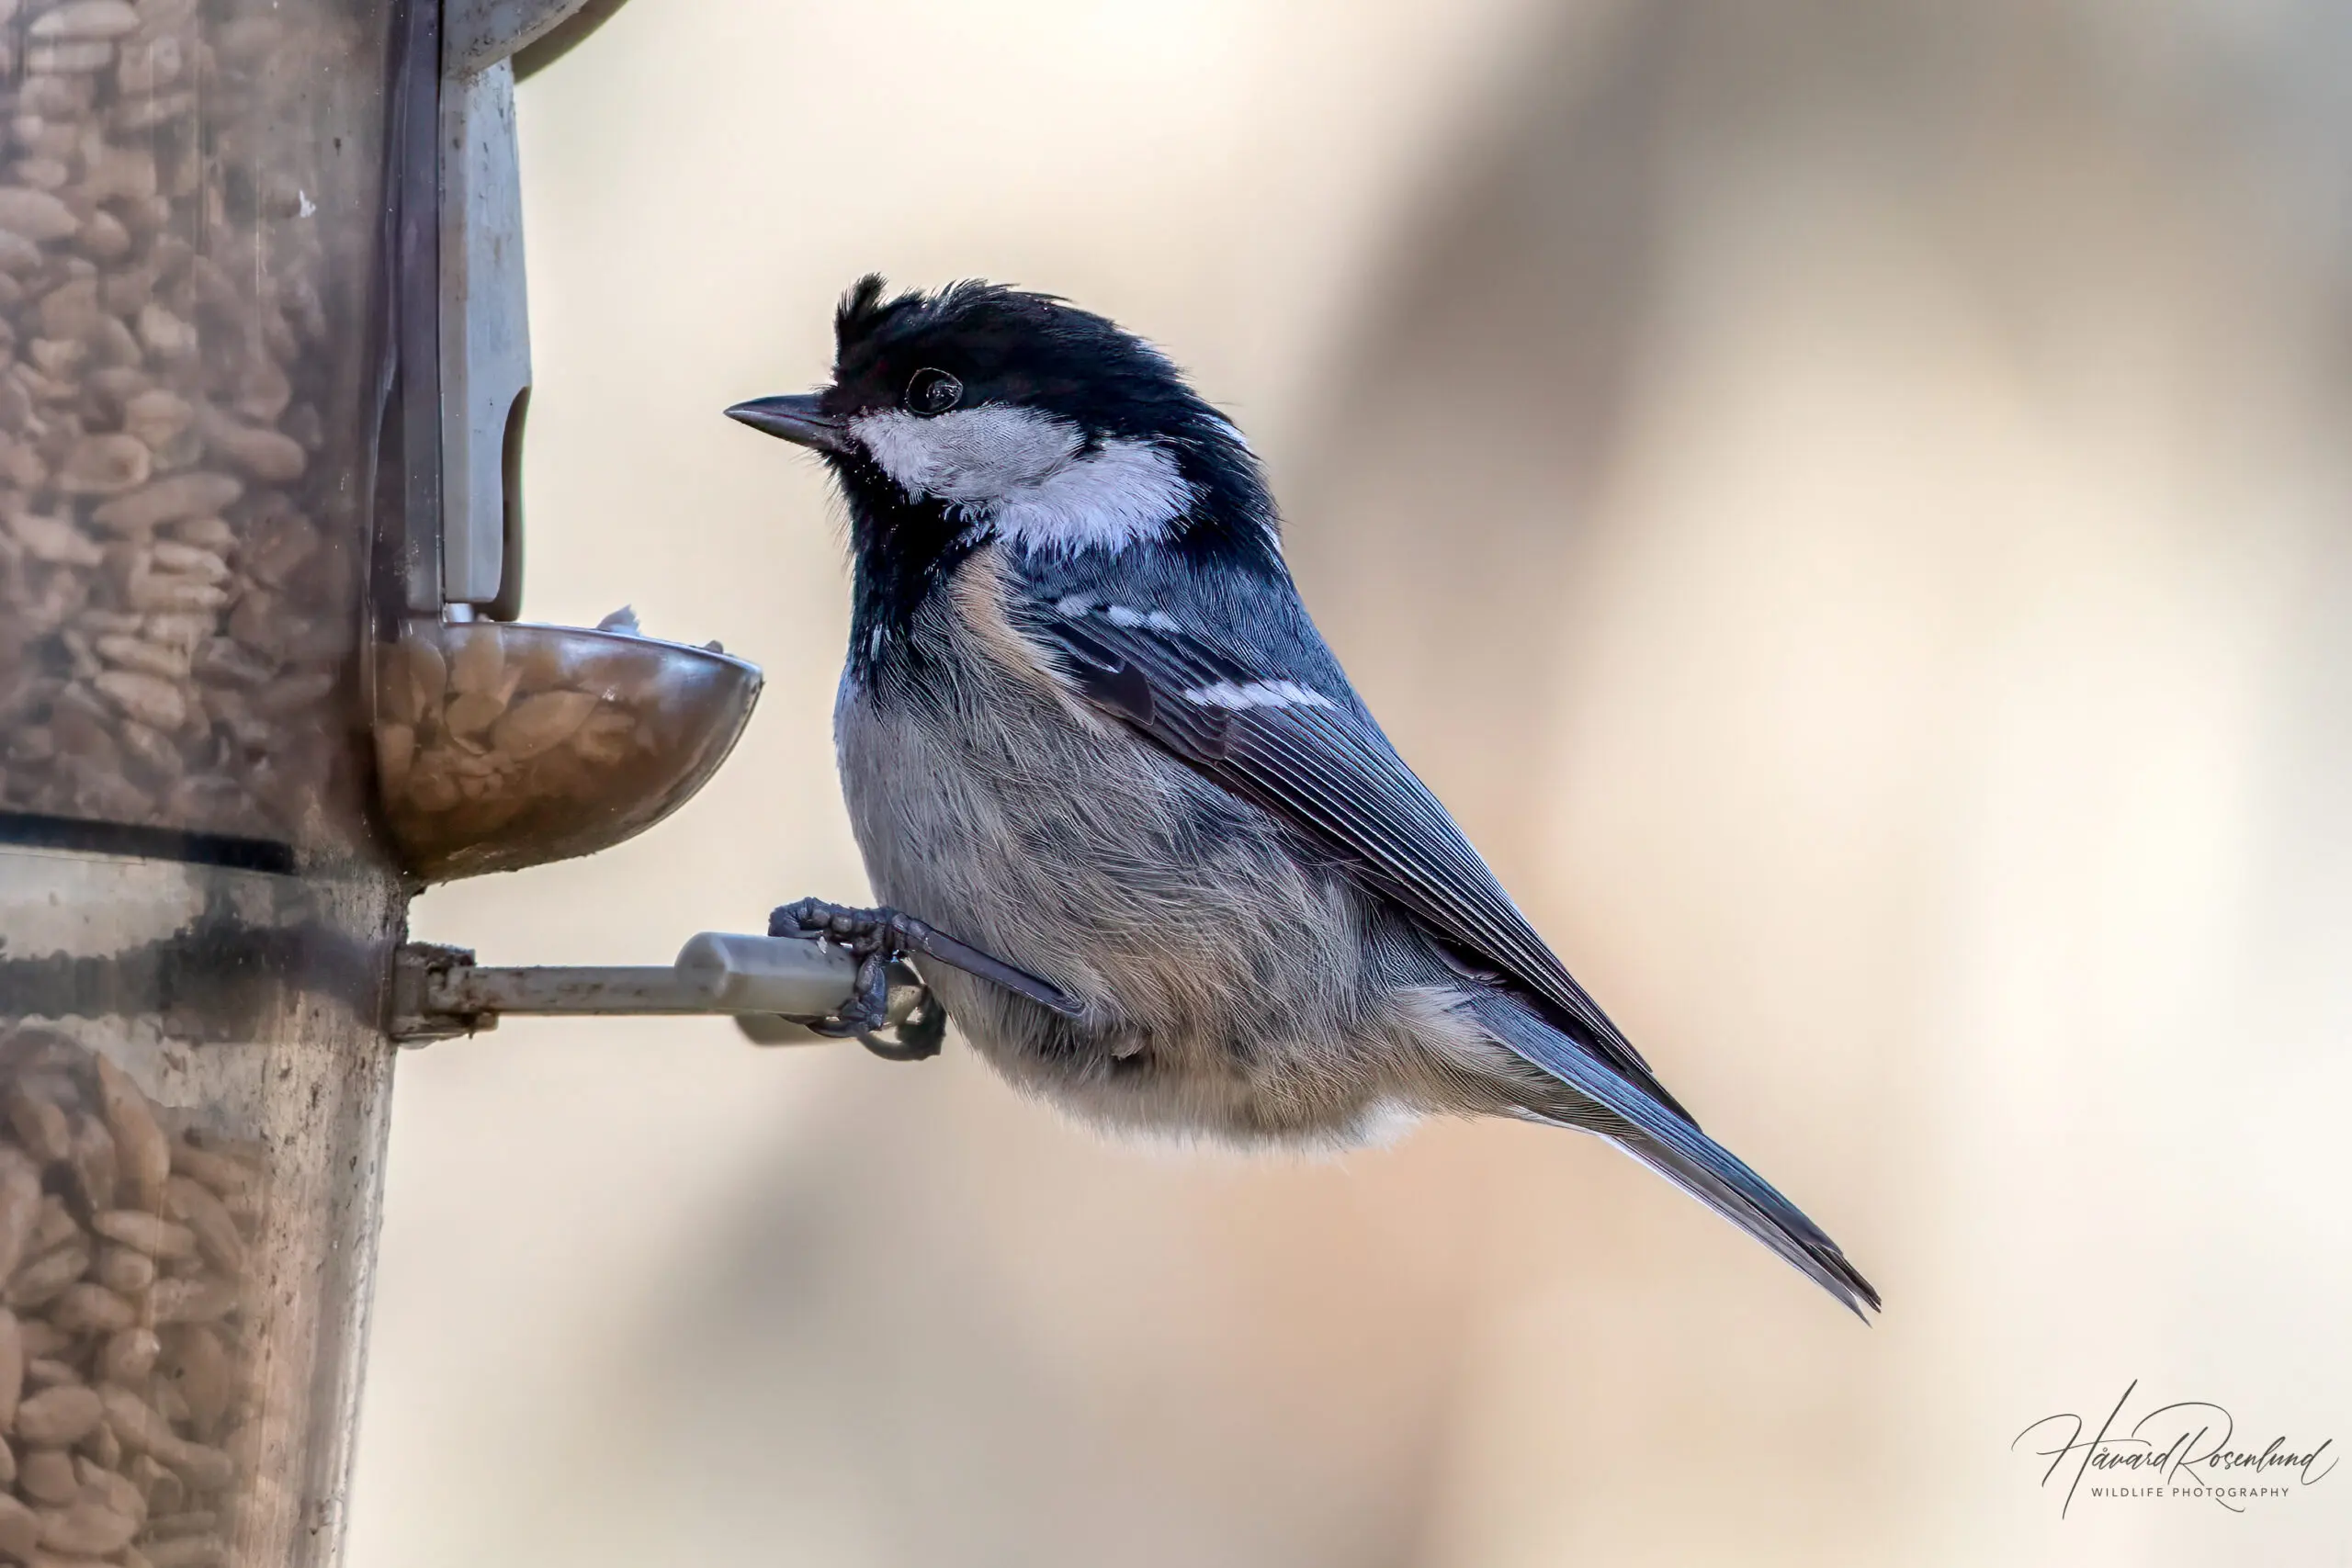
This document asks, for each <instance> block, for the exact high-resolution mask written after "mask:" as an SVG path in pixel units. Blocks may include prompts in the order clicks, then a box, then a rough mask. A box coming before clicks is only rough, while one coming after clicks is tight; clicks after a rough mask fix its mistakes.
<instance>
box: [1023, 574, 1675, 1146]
mask: <svg viewBox="0 0 2352 1568" xmlns="http://www.w3.org/2000/svg"><path fill="white" fill-rule="evenodd" d="M1276 572H1277V573H1279V569H1276ZM1005 585H1006V610H1007V614H1008V615H1009V616H1010V617H1011V618H1012V621H1013V623H1014V625H1015V626H1016V627H1017V628H1018V629H1019V630H1020V631H1022V632H1023V633H1024V634H1026V635H1027V636H1028V637H1031V638H1032V639H1034V640H1035V642H1036V643H1038V644H1039V645H1041V646H1042V647H1044V648H1045V649H1047V650H1048V651H1049V653H1051V654H1052V655H1055V656H1057V659H1056V661H1057V663H1058V664H1059V665H1060V666H1061V673H1062V675H1063V676H1064V677H1065V678H1066V679H1067V680H1068V681H1069V683H1070V684H1071V686H1072V687H1074V688H1075V689H1076V691H1077V692H1078V693H1079V694H1081V695H1082V696H1083V697H1084V698H1085V699H1086V700H1087V701H1089V702H1091V704H1093V705H1095V706H1097V707H1099V708H1101V709H1103V710H1104V711H1105V712H1107V713H1110V714H1113V715H1115V716H1117V717H1119V718H1120V719H1122V720H1124V721H1125V723H1127V724H1128V725H1130V726H1132V727H1133V728H1136V730H1138V731H1140V732H1141V733H1142V734H1144V735H1145V736H1147V737H1148V738H1149V739H1152V740H1153V741H1155V742H1157V743H1158V744H1159V745H1160V746H1161V747H1163V748H1165V749H1166V750H1168V751H1170V752H1171V753H1172V754H1174V755H1175V756H1176V757H1178V758H1180V759H1182V761H1185V762H1186V763H1189V764H1190V765H1191V766H1192V767H1193V768H1194V769H1195V770H1197V771H1198V772H1200V773H1203V774H1204V775H1206V776H1207V777H1208V778H1209V779H1211V780H1213V781H1214V782H1216V784H1220V785H1222V786H1223V787H1224V788H1226V789H1227V790H1230V791H1231V792H1233V793H1234V794H1235V795H1239V796H1241V797H1243V798H1244V799H1247V800H1249V801H1251V802H1253V803H1255V804H1256V805H1257V806H1259V807H1261V808H1262V809H1264V810H1267V811H1270V812H1272V813H1273V814H1274V815H1275V816H1277V817H1279V818H1283V820H1284V821H1287V822H1289V823H1291V824H1292V825H1293V826H1294V827H1295V828H1297V829H1300V830H1302V831H1303V832H1304V833H1305V834H1306V836H1307V837H1308V838H1310V839H1311V840H1314V841H1315V842H1316V843H1317V844H1318V845H1319V846H1321V847H1322V848H1323V849H1324V850H1325V851H1326V852H1329V853H1330V854H1332V855H1333V857H1334V858H1335V859H1336V860H1337V861H1338V862H1339V863H1340V865H1341V866H1342V867H1344V868H1345V870H1346V872H1347V874H1349V875H1350V876H1351V878H1352V879H1353V880H1354V881H1355V882H1356V883H1357V884H1358V885H1359V886H1363V887H1364V888H1365V889H1367V890H1369V891H1371V892H1373V893H1374V894H1376V895H1378V896H1379V897H1383V898H1385V899H1387V900H1389V901H1390V902H1391V903H1393V904H1395V905H1396V906H1397V907H1398V908H1401V909H1403V910H1404V911H1405V912H1406V913H1408V915H1410V916H1411V917H1412V918H1413V919H1415V920H1417V921H1418V922H1419V924H1420V925H1421V926H1422V927H1423V928H1424V929H1425V930H1427V931H1430V932H1431V933H1432V934H1434V935H1435V936H1436V937H1438V938H1439V939H1440V940H1441V942H1443V943H1444V944H1445V945H1446V946H1448V947H1449V948H1451V949H1452V950H1453V952H1454V953H1455V954H1456V955H1457V956H1458V957H1460V958H1462V959H1464V960H1466V961H1467V963H1468V964H1469V965H1470V966H1471V967H1473V968H1474V969H1476V970H1477V971H1481V972H1491V973H1492V974H1493V975H1494V976H1496V977H1497V978H1498V979H1500V980H1501V981H1502V982H1504V983H1505V984H1506V985H1508V986H1510V987H1511V988H1512V989H1513V990H1515V991H1517V992H1519V993H1520V994H1521V995H1522V996H1525V997H1527V998H1529V999H1530V1000H1531V1001H1532V1002H1533V1004H1534V1005H1535V1007H1536V1009H1537V1010H1538V1011H1539V1013H1540V1014H1541V1015H1543V1016H1544V1017H1545V1018H1546V1019H1548V1020H1549V1021H1551V1022H1552V1023H1553V1024H1554V1025H1555V1027H1557V1028H1558V1029H1559V1030H1560V1031H1561V1032H1563V1033H1565V1034H1566V1035H1567V1036H1568V1038H1569V1039H1571V1040H1573V1041H1575V1042H1576V1043H1578V1044H1580V1045H1582V1046H1583V1047H1584V1048H1585V1049H1587V1050H1589V1052H1591V1053H1592V1055H1595V1056H1596V1057H1598V1058H1600V1060H1601V1061H1602V1062H1605V1063H1606V1064H1608V1066H1610V1067H1611V1068H1612V1069H1613V1070H1614V1071H1616V1072H1617V1073H1618V1074H1620V1075H1622V1076H1623V1077H1625V1078H1626V1079H1628V1080H1629V1081H1630V1082H1631V1083H1633V1084H1634V1086H1636V1087H1637V1088H1639V1089H1642V1090H1644V1091H1645V1092H1646V1093H1648V1094H1650V1095H1653V1096H1655V1097H1656V1098H1657V1100H1659V1101H1660V1102H1662V1103H1663V1104H1664V1105H1666V1106H1667V1107H1668V1108H1670V1109H1671V1110H1672V1111H1674V1112H1675V1114H1677V1115H1678V1116H1680V1117H1682V1118H1683V1119H1684V1121H1685V1122H1689V1121H1690V1116H1689V1113H1688V1112H1687V1111H1683V1109H1682V1107H1681V1106H1680V1105H1679V1104H1678V1103H1677V1102H1676V1101H1675V1100H1674V1098H1673V1096H1671V1095H1670V1094H1668V1092H1667V1090H1666V1089H1665V1088H1664V1087H1663V1086H1662V1085H1660V1084H1659V1083H1658V1081H1657V1077H1656V1076H1655V1075H1654V1074H1653V1073H1652V1072H1651V1071H1650V1068H1649V1065H1648V1064H1647V1063H1646V1062H1645V1061H1643V1060H1642V1058H1641V1055H1640V1054H1639V1053H1637V1052H1636V1051H1635V1050H1634V1047H1633V1046H1632V1044H1631V1043H1628V1042H1627V1041H1626V1039H1625V1037H1624V1035H1623V1033H1621V1032H1619V1031H1618V1029H1617V1026H1616V1025H1615V1024H1613V1023H1611V1021H1609V1017H1608V1015H1607V1014H1605V1013H1603V1012H1602V1011H1601V1010H1600V1006H1599V1005H1598V1004H1597V1003H1595V1002H1594V1001H1593V999H1592V998H1591V997H1589V996H1588V995H1587V994H1586V993H1585V989H1584V987H1581V986H1579V985H1578V984H1577V982H1576V979H1575V978H1574V976H1570V975H1569V973H1568V971H1567V967H1566V965H1565V964H1562V963H1561V962H1560V960H1559V959H1558V957H1557V956H1555V954H1554V953H1553V952H1552V950H1551V949H1550V948H1549V947H1547V946H1545V945H1544V939H1543V938H1542V937H1540V936H1538V935H1537V934H1536V933H1535V931H1534V928H1533V927H1532V926H1530V925H1529V924H1528V921H1527V918H1526V917H1525V916H1524V915H1522V914H1521V913H1520V912H1519V909H1518V908H1517V906H1515V905H1514V904H1513V903H1512V902H1511V900H1510V895H1508V894H1507V893H1505V892H1504V891H1503V889H1502V885H1501V884H1500V883H1498V882H1497V881H1496V880H1495V875H1494V873H1493V872H1491V871H1489V870H1488V869H1487V863H1486V862H1485V861H1483V860H1481V859H1480V858H1479V856H1478V852H1476V850H1474V849H1472V848H1471V847H1470V842H1469V840H1467V839H1465V838H1464V837H1463V834H1462V829H1459V828H1458V827H1456V826H1455V825H1454V822H1453V818H1452V817H1450V816H1449V815H1447V813H1446V809H1445V807H1443V806H1442V805H1440V804H1439V803H1438V800H1437V797H1436V796H1435V795H1431V794H1430V791H1429V787H1428V786H1427V785H1426V784H1422V783H1421V781H1420V780H1419V778H1417V777H1415V776H1414V773H1413V771H1412V770H1411V769H1410V768H1408V767H1407V766H1406V765H1405V763H1404V761H1403V759H1401V758H1400V757H1398V756H1397V750H1396V748H1395V747H1394V746H1392V745H1390V744H1389V740H1388V738H1387V736H1386V735H1385V734H1383V733H1382V732H1381V728H1380V726H1379V725H1378V724H1377V723H1376V722H1375V721H1374V719H1373V717H1372V716H1371V714H1370V713H1369V712H1368V711H1366V709H1365V708H1364V706H1363V702H1362V701H1361V700H1360V699H1359V698H1358V697H1357V696H1356V694H1355V692H1354V690H1353V688H1351V686H1350V685H1349V684H1348V682H1347V678H1346V676H1345V675H1344V674H1343V673H1341V671H1340V667H1339V665H1338V662H1337V661H1336V660H1333V659H1332V657H1331V655H1330V653H1329V649H1326V648H1325V647H1324V645H1323V642H1322V639H1321V637H1320V636H1319V635H1317V632H1316V631H1315V628H1314V626H1313V624H1312V623H1311V622H1310V621H1308V619H1307V618H1306V611H1305V609H1304V608H1303V607H1302V606H1301V605H1300V604H1298V601H1297V597H1296V592H1295V589H1293V588H1292V586H1291V585H1290V583H1289V581H1288V580H1287V579H1286V578H1285V577H1282V576H1280V575H1272V576H1268V577H1264V578H1258V579H1249V580H1243V581H1232V580H1227V581H1221V582H1215V583H1207V582H1204V581H1203V580H1200V579H1193V580H1189V581H1188V580H1185V579H1183V578H1181V577H1172V576H1170V575H1168V574H1165V573H1160V572H1155V571H1153V570H1151V569H1150V568H1149V567H1141V568H1138V567H1135V566H1129V565H1125V564H1124V563H1123V562H1122V560H1121V559H1120V558H1116V557H1113V558H1104V557H1102V556H1100V555H1087V556H1080V557H1077V558H1062V559H1046V560H1042V561H1041V560H1031V561H1026V562H1023V563H1021V564H1020V565H1019V566H1018V567H1017V569H1015V570H1008V571H1007V573H1006V578H1005ZM1237 625H1239V626H1247V627H1248V628H1249V638H1248V641H1247V645H1246V646H1245V644H1244V641H1243V639H1242V638H1241V637H1237V636H1234V635H1232V634H1230V633H1229V632H1226V631H1224V630H1223V629H1222V628H1226V627H1229V626H1237Z"/></svg>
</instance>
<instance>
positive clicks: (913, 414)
mask: <svg viewBox="0 0 2352 1568" xmlns="http://www.w3.org/2000/svg"><path fill="white" fill-rule="evenodd" d="M833 331H834V337H835V352H834V358H833V379H832V384H831V385H830V386H828V387H826V388H824V389H822V390H820V391H816V392H811V393H806V394H800V395H794V396H786V397H773V398H759V399H755V400H752V401H751V402H746V403H738V404H736V405H735V406H734V407H733V408H730V409H729V410H728V411H727V412H728V414H729V417H731V418H733V419H737V420H740V421H741V422H742V423H745V424H748V425H750V426H752V428H753V429H755V430H762V431H765V432H766V433H768V434H771V435H776V436H781V437H782V438H783V439H785V440H786V441H791V442H796V443H797V444H798V445H800V446H808V447H810V448H813V449H814V450H816V451H818V452H820V453H821V454H823V455H824V457H825V458H826V461H827V462H828V463H829V465H830V466H831V468H832V470H833V472H834V475H835V477H836V478H837V479H839V480H840V482H841V485H842V491H843V492H844V493H845V494H846V495H847V497H848V499H849V502H850V507H851V513H852V517H853V524H854V529H855V531H856V536H857V544H858V547H859V548H860V550H861V552H865V551H871V550H875V549H888V551H890V552H891V553H893V554H894V555H898V556H900V557H902V559H900V560H899V563H898V564H899V566H901V567H902V568H903V567H906V566H910V565H913V564H915V561H914V560H912V559H905V558H904V557H917V558H921V557H926V556H937V555H939V554H941V553H943V552H946V551H948V550H950V549H952V548H955V547H958V546H962V547H969V546H972V545H974V544H977V543H978V542H980V541H982V540H984V539H987V538H990V537H994V538H1000V539H1002V540H1005V541H1007V542H1008V543H1011V544H1015V545H1020V546H1025V547H1029V548H1032V549H1037V550H1045V551H1068V552H1075V551H1080V550H1087V549H1105V550H1119V549H1123V548H1125V547H1130V546H1133V545H1136V544H1142V543H1177V544H1182V545H1184V546H1188V547H1204V546H1205V547H1227V548H1231V547H1239V548H1244V549H1251V550H1264V549H1272V547H1274V538H1275V525H1274V521H1273V512H1272V506H1271V505H1270V503H1269V502H1268V501H1267V497H1266V491H1265V486H1264V483H1263V481H1262V479H1261V478H1260V476H1259V472H1258V466H1257V462H1256V460H1255V458H1253V457H1251V455H1250V449H1249V447H1248V446H1247V445H1246V444H1245V443H1244V442H1243V440H1242V438H1241V436H1240V434H1239V433H1238V432H1237V431H1236V430H1235V429H1234V427H1233V425H1232V424H1231V423H1229V422H1228V421H1227V419H1226V418H1225V417H1224V416H1223V415H1222V414H1220V413H1218V412H1216V409H1214V408H1212V407H1210V406H1209V404H1208V403H1207V402H1205V401H1204V400H1202V398H1201V397H1200V396H1199V394H1197V393H1195V392H1194V391H1193V389H1191V388H1190V387H1188V386H1187V385H1185V383H1184V379H1183V378H1182V375H1180V374H1179V373H1178V371H1177V369H1176V367H1174V366H1173V365H1171V364H1170V362H1169V360H1168V358H1167V357H1166V356H1165V355H1162V354H1161V353H1160V352H1159V350H1158V349H1156V348H1154V347H1153V346H1152V345H1151V344H1148V343H1146V342H1144V341H1143V340H1142V339H1141V338H1138V337H1136V336H1135V335H1134V334H1133V333H1128V332H1126V331H1125V330H1123V329H1122V328H1120V327H1119V326H1118V325H1117V324H1116V323H1114V322H1112V321H1107V320H1105V319H1104V318H1103V317H1101V316H1097V315H1094V314H1092V313H1091V312H1089V311H1086V310H1079V309H1078V308H1076V307H1075V306H1072V305H1069V304H1067V303H1065V302H1064V301H1062V300H1061V299H1056V298H1055V297H1053V296H1052V295H1047V294H1033V293H1028V292H1024V291H1023V290H1020V289H1014V288H1001V287H999V286H997V285H993V284H987V283H977V282H967V283H956V284H951V285H950V286H948V287H947V288H943V289H940V290H939V291H938V292H937V293H934V294H922V293H904V294H899V295H897V296H896V297H890V296H888V294H887V287H886V285H885V284H884V282H883V280H882V279H881V278H880V277H879V276H866V277H864V278H861V279H859V280H858V282H857V283H856V284H855V285H854V287H853V288H851V289H850V291H849V292H848V293H847V294H846V295H844V296H842V302H841V307H840V309H839V310H837V311H836V312H835V314H834V317H833Z"/></svg>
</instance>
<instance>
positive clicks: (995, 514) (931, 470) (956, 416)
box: [849, 404, 1193, 551]
mask: <svg viewBox="0 0 2352 1568" xmlns="http://www.w3.org/2000/svg"><path fill="white" fill-rule="evenodd" d="M849 433H850V434H851V435H852V436H853V437H854V438H855V439H856V440H857V441H858V442H859V443H861V444H862V445H863V446H865V449H866V450H867V451H868V452H869V453H871V454H873V457H874V460H875V462H876V463H877V464H879V465H880V466H881V468H882V471H883V472H884V473H886V474H888V475H889V476H890V478H891V479H893V480H894V481H896V483H897V484H898V486H899V489H900V490H902V491H905V492H906V493H907V496H908V497H909V499H910V500H919V499H922V498H925V497H928V498H930V499H933V500H936V501H943V502H946V503H947V504H948V505H949V506H951V507H953V508H954V509H956V512H957V513H959V514H961V515H962V516H964V517H965V518H967V519H968V520H969V521H970V522H971V523H972V524H973V525H975V526H976V527H977V528H979V529H983V530H985V531H987V532H989V533H993V534H995V535H996V536H998V537H1000V538H1002V539H1005V540H1007V541H1009V542H1012V543H1016V544H1022V545H1026V546H1028V547H1032V548H1035V549H1045V550H1061V551H1068V550H1078V549H1084V548H1087V547H1098V546H1099V547H1102V548H1104V549H1110V550H1116V549H1118V548H1120V547H1123V546H1125V545H1131V544H1134V543H1136V542H1137V541H1139V540H1144V539H1157V538H1164V537H1166V536H1167V534H1168V532H1169V529H1170V525H1173V524H1174V523H1175V522H1176V520H1177V519H1178V518H1180V517H1182V515H1183V514H1184V513H1185V511H1186V509H1187V508H1189V507H1190V506H1191V505H1192V503H1193V488H1192V486H1190V485H1188V484H1186V483H1185V482H1184V479H1183V476H1182V474H1181V473H1179V472H1178V471H1177V468H1176V459H1175V458H1174V457H1170V455H1169V454H1168V453H1167V452H1166V451H1165V450H1164V449H1163V448H1161V447H1159V446H1156V445H1154V444H1153V443H1151V442H1148V441H1134V440H1128V439H1125V438H1124V437H1114V438H1112V439H1111V440H1108V441H1105V442H1103V444H1102V445H1101V446H1098V447H1097V448H1096V449H1095V450H1093V451H1091V452H1088V453H1085V454H1084V455H1082V456H1081V455H1080V446H1083V445H1084V443H1083V441H1082V440H1081V439H1080V434H1079V432H1078V430H1077V428H1076V427H1075V426H1073V425H1071V424H1070V423H1068V422H1067V421H1064V420H1059V419H1056V418H1055V417H1053V416H1052V415H1051V414H1043V413H1038V412H1034V411H1032V410H1028V409H1017V408H1007V407H1004V406H1001V405H995V404H990V405H984V406H982V407H980V408H976V409H959V410H957V411H956V412H953V413H944V414H940V415H938V416H936V417H935V418H932V419H919V418H917V417H916V416H915V415H913V414H910V413H905V412H899V411H898V410H895V409H892V410H887V411H884V412H878V413H870V414H865V415H864V416H862V417H860V418H858V419H855V420H853V421H851V422H850V426H849Z"/></svg>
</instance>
